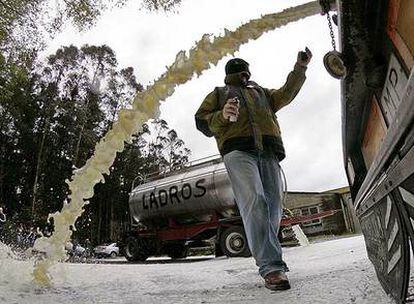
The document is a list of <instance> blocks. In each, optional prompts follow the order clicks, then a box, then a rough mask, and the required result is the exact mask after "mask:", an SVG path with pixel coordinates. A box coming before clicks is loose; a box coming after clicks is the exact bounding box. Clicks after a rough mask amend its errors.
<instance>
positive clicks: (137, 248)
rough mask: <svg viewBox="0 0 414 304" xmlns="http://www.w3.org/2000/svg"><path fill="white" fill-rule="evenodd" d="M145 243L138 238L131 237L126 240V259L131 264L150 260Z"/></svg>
mask: <svg viewBox="0 0 414 304" xmlns="http://www.w3.org/2000/svg"><path fill="white" fill-rule="evenodd" d="M143 245H144V242H142V240H139V239H137V238H136V237H133V236H130V237H128V238H127V240H126V245H125V258H126V259H127V260H128V261H130V262H137V261H140V262H143V261H145V260H146V259H148V254H147V253H146V252H147V251H146V248H145V247H144V246H143Z"/></svg>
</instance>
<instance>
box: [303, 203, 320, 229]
mask: <svg viewBox="0 0 414 304" xmlns="http://www.w3.org/2000/svg"><path fill="white" fill-rule="evenodd" d="M319 212H320V210H319V206H312V207H305V208H301V209H300V213H301V215H311V214H317V213H319ZM302 225H303V226H304V227H309V226H322V220H321V219H315V220H312V221H308V222H303V223H302Z"/></svg>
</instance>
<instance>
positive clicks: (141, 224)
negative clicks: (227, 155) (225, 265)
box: [124, 156, 250, 261]
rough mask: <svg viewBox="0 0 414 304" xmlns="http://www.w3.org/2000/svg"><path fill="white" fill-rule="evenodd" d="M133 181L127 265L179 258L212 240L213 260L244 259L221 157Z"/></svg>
mask: <svg viewBox="0 0 414 304" xmlns="http://www.w3.org/2000/svg"><path fill="white" fill-rule="evenodd" d="M139 179H140V182H139V184H138V185H137V186H135V185H133V186H132V190H131V193H130V196H129V211H130V227H129V229H128V232H127V235H126V237H125V241H124V244H125V247H124V254H125V257H126V258H127V260H129V261H144V260H146V259H147V258H148V257H149V256H154V255H168V256H170V257H171V258H174V259H176V258H184V257H185V256H186V255H187V253H188V250H189V249H190V248H192V247H202V246H206V243H207V241H211V240H212V239H214V240H215V245H216V254H217V255H222V254H224V255H227V256H229V257H246V256H250V250H249V247H248V245H247V240H246V236H245V233H244V228H243V223H242V221H241V217H240V215H239V211H238V209H237V206H236V204H235V200H234V195H233V191H232V188H231V184H230V180H229V179H228V176H227V171H226V168H225V167H224V163H223V162H222V159H221V157H217V156H216V157H210V158H208V159H204V160H200V161H197V162H195V163H192V164H191V165H189V166H186V167H184V168H182V169H180V170H174V171H171V172H168V173H164V174H155V175H152V176H149V177H148V178H142V177H140V178H139Z"/></svg>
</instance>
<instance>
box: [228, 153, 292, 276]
mask: <svg viewBox="0 0 414 304" xmlns="http://www.w3.org/2000/svg"><path fill="white" fill-rule="evenodd" d="M223 159H224V164H225V166H226V168H227V172H228V174H229V178H230V181H231V184H232V188H233V192H234V196H235V198H236V203H237V206H238V207H239V210H240V215H241V217H242V219H243V224H244V229H245V232H246V237H247V242H248V244H249V248H250V251H251V252H252V255H253V257H254V258H255V260H256V265H257V266H258V267H259V273H260V275H261V276H262V277H265V276H266V275H267V274H268V273H270V272H273V271H277V270H282V271H288V268H287V266H286V263H285V262H284V261H283V259H282V247H281V246H280V243H279V239H278V237H277V235H278V232H279V227H280V220H281V218H282V179H281V172H280V165H279V161H278V160H277V159H276V158H273V157H270V156H263V155H261V156H259V155H258V154H254V153H248V152H243V151H232V152H230V153H228V154H226V155H224V157H223Z"/></svg>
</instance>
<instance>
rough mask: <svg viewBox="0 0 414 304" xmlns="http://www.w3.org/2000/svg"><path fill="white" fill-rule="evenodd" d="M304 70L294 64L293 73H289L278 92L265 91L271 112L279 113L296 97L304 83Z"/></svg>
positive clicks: (272, 90) (304, 68) (273, 90)
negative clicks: (268, 98)
mask: <svg viewBox="0 0 414 304" xmlns="http://www.w3.org/2000/svg"><path fill="white" fill-rule="evenodd" d="M306 69H307V68H306V67H303V66H300V65H299V64H295V67H294V69H293V71H292V72H290V73H289V75H288V77H287V80H286V83H285V84H284V85H283V87H281V88H280V89H278V90H276V89H270V90H269V89H265V90H267V92H266V93H267V95H268V96H270V99H271V106H272V110H273V112H277V111H279V110H280V109H281V108H283V107H284V106H286V105H288V104H289V103H290V102H291V101H292V100H293V99H294V98H295V97H296V95H297V94H298V93H299V91H300V89H301V87H302V85H303V83H304V82H305V79H306V76H305V72H306Z"/></svg>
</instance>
